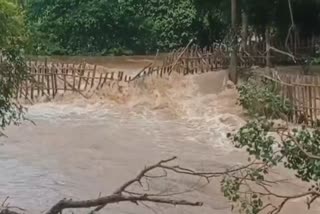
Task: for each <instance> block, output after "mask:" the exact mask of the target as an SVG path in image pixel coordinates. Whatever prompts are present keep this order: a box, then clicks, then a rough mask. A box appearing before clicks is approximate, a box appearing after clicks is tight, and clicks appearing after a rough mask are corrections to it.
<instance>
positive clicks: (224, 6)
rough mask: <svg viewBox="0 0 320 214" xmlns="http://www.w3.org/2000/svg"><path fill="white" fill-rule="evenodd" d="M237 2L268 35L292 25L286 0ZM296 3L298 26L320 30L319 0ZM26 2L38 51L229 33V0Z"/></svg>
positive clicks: (203, 41)
mask: <svg viewBox="0 0 320 214" xmlns="http://www.w3.org/2000/svg"><path fill="white" fill-rule="evenodd" d="M238 2H239V14H240V10H242V11H246V13H247V14H248V21H249V26H250V29H254V30H255V31H258V32H260V33H261V34H263V32H264V29H265V27H266V26H270V27H273V29H274V30H276V32H277V33H278V34H279V36H281V37H285V35H286V33H287V31H288V28H289V26H290V25H291V19H290V13H289V9H288V1H287V0H272V1H270V0H259V1H256V0H241V1H240V0H239V1H238ZM292 4H293V5H292V7H293V13H294V18H295V20H294V21H295V23H296V29H297V30H299V31H300V32H302V33H303V34H304V35H305V36H310V35H311V34H313V33H319V28H318V27H317V26H319V25H320V18H319V17H320V16H319V12H320V2H319V1H317V0H308V1H302V0H293V1H292ZM23 5H24V8H25V10H26V14H27V21H28V26H29V31H30V32H31V35H32V36H31V42H32V47H31V48H30V49H29V51H30V52H31V53H34V54H131V53H138V54H141V53H148V52H154V51H156V50H157V49H159V50H161V51H168V50H170V49H173V48H175V47H180V46H183V45H185V44H186V43H188V41H189V40H190V39H191V38H195V39H196V41H197V42H198V43H199V44H200V45H208V44H210V43H212V42H214V41H221V40H223V39H224V38H227V35H228V33H229V30H228V29H229V23H230V21H229V20H230V18H229V17H230V1H226V0H175V1H173V0H157V1H155V0H151V1H150V0H29V1H27V2H26V3H24V4H23ZM239 16H240V15H239ZM239 20H240V18H239Z"/></svg>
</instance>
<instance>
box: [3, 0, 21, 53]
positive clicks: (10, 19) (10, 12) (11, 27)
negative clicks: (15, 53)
mask: <svg viewBox="0 0 320 214" xmlns="http://www.w3.org/2000/svg"><path fill="white" fill-rule="evenodd" d="M24 30H25V29H24V17H23V13H22V11H21V10H20V9H19V8H18V6H17V5H15V4H14V3H13V2H12V1H10V0H0V48H2V49H4V48H9V47H12V46H16V45H18V44H21V43H22V42H23V41H25V39H26V38H25V35H24V34H25V31H24Z"/></svg>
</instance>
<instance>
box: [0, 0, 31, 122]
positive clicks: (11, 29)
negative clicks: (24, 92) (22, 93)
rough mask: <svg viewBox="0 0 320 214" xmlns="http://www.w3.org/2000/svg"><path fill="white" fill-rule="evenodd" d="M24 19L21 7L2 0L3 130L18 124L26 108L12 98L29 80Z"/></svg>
mask: <svg viewBox="0 0 320 214" xmlns="http://www.w3.org/2000/svg"><path fill="white" fill-rule="evenodd" d="M24 26H25V24H24V17H23V15H22V11H21V10H20V9H19V7H18V6H17V5H16V4H14V3H12V2H11V1H7V0H0V32H1V33H0V56H2V58H3V59H4V60H3V62H1V63H0V128H4V127H6V126H7V125H9V124H10V123H12V122H13V123H15V124H17V123H18V122H19V121H20V120H21V119H22V118H23V112H24V111H23V108H22V106H21V105H19V104H18V103H17V102H15V101H14V100H13V99H12V98H14V97H15V95H16V92H17V87H18V85H19V84H20V83H21V81H22V80H24V79H25V78H27V74H26V72H25V66H24V60H23V58H22V54H21V51H22V48H23V46H24V44H25V42H26V37H25V35H26V31H25V28H24Z"/></svg>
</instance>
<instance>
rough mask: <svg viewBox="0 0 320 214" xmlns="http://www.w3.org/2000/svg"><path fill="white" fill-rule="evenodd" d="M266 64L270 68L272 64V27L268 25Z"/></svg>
mask: <svg viewBox="0 0 320 214" xmlns="http://www.w3.org/2000/svg"><path fill="white" fill-rule="evenodd" d="M266 52H267V55H266V66H267V68H268V69H269V68H270V66H271V61H270V28H269V27H268V26H267V27H266Z"/></svg>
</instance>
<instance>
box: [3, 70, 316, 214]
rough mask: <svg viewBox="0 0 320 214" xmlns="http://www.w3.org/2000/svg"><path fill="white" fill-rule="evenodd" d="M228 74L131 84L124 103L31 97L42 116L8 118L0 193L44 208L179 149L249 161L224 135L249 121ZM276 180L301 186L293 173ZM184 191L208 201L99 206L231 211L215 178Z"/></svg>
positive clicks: (219, 164)
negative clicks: (15, 121) (19, 120)
mask: <svg viewBox="0 0 320 214" xmlns="http://www.w3.org/2000/svg"><path fill="white" fill-rule="evenodd" d="M119 67H121V66H119ZM225 80H226V73H225V72H220V73H218V74H205V75H204V76H201V77H177V78H175V79H172V80H168V81H167V82H163V80H159V81H158V80H153V81H152V82H150V83H148V84H146V85H142V86H137V87H141V88H137V89H136V91H133V90H130V91H129V92H130V93H129V92H127V94H125V95H123V96H126V99H124V100H125V101H126V102H122V103H121V104H119V102H116V101H115V100H114V97H113V99H110V97H108V96H105V97H101V96H100V97H99V96H97V97H95V98H94V100H84V99H82V98H81V97H79V98H77V99H74V97H73V99H68V98H67V97H63V98H61V97H60V98H59V100H57V101H54V102H51V103H38V104H35V105H33V106H29V112H28V117H29V118H30V119H31V120H33V121H34V122H35V123H36V125H32V124H31V123H28V122H25V123H23V124H22V125H21V126H19V127H14V126H12V127H9V128H8V129H7V130H6V134H7V135H8V138H1V139H0V142H1V146H0V169H1V172H2V173H1V175H0V197H2V198H5V197H6V196H10V204H11V205H17V206H19V207H23V208H25V209H27V213H41V212H43V211H45V210H48V208H50V206H52V205H53V204H54V203H56V202H57V201H58V200H60V199H62V198H73V199H90V198H96V197H98V195H99V194H101V195H106V194H110V193H111V192H112V191H114V190H115V189H116V188H117V187H118V186H120V185H121V184H122V183H124V182H125V181H127V180H128V179H130V178H132V177H134V176H135V175H136V174H137V172H139V171H140V170H141V169H142V168H143V167H144V166H145V165H148V164H153V163H155V162H158V161H159V160H161V159H164V158H168V157H172V156H178V157H179V160H178V163H179V164H180V165H182V166H188V167H190V168H194V169H197V170H210V171H213V170H222V169H224V168H225V167H227V166H232V165H234V164H239V163H243V162H245V161H246V154H245V153H244V152H243V151H239V150H236V149H235V148H234V147H233V146H232V145H231V144H230V142H229V141H228V140H227V138H226V134H227V132H229V131H233V130H235V129H237V128H239V127H240V126H241V124H243V123H244V121H243V119H242V118H241V109H239V107H237V106H236V105H235V102H236V93H235V91H234V90H233V89H224V83H225ZM105 90H108V89H105ZM198 182H199V181H198V180H192V179H190V178H187V177H185V176H177V175H170V176H169V178H168V179H164V180H162V181H156V182H153V183H152V189H154V190H157V191H165V190H168V191H169V190H172V189H174V190H186V189H188V188H190V187H191V186H194V184H197V183H198ZM279 189H282V190H284V191H285V192H290V191H292V190H300V189H301V187H300V186H299V185H298V184H295V183H290V182H289V183H287V184H285V185H284V186H282V187H280V188H279ZM178 197H180V198H184V199H189V200H194V201H203V202H204V203H205V205H204V206H203V207H197V208H194V207H172V206H165V205H154V204H148V205H149V206H151V207H152V209H150V208H147V207H144V206H136V205H134V204H130V203H123V204H117V205H110V206H107V207H106V208H105V209H103V210H102V211H101V213H112V214H120V213H132V214H133V213H135V214H136V213H139V214H143V213H153V212H154V211H156V212H157V213H165V214H167V213H169V214H170V213H173V214H176V213H177V214H178V213H203V214H219V213H221V214H222V213H231V211H230V206H229V204H228V203H227V201H226V200H225V199H224V197H223V195H222V194H221V193H220V186H219V182H218V181H216V182H212V183H211V184H210V185H208V186H205V187H202V188H199V189H198V190H195V191H193V192H191V193H187V194H184V195H182V196H178ZM298 202H299V203H298ZM291 205H292V207H293V208H292V209H290V210H286V211H285V213H290V212H292V211H294V212H293V213H304V212H305V208H304V204H303V201H294V202H293V203H292V204H291ZM317 208H318V207H316V208H314V210H313V212H311V213H317V212H318V211H319V210H318V209H317Z"/></svg>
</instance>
